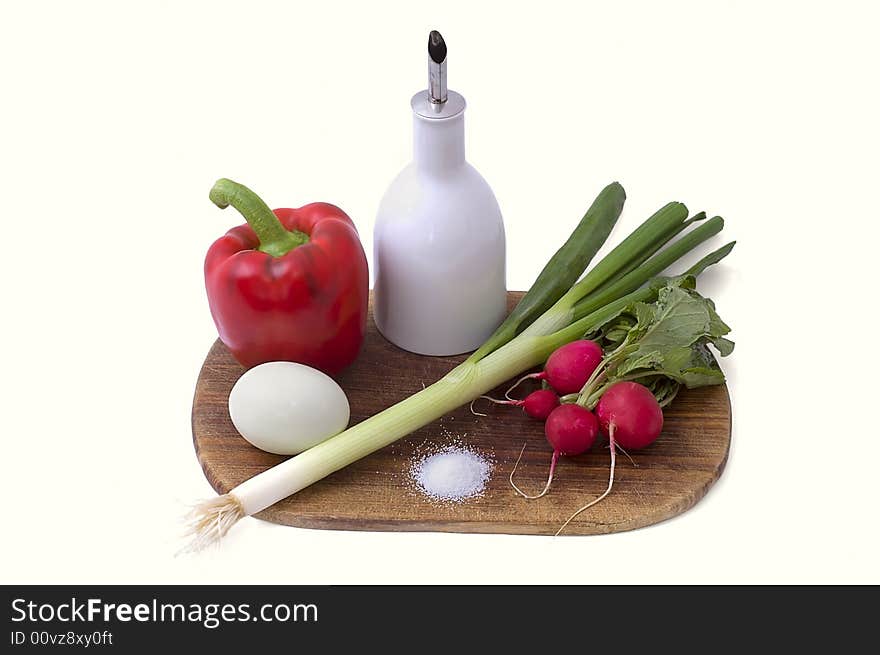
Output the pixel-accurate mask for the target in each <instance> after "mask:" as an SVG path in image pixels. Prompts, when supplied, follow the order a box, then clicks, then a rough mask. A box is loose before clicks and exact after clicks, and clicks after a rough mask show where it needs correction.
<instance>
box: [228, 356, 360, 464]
mask: <svg viewBox="0 0 880 655" xmlns="http://www.w3.org/2000/svg"><path fill="white" fill-rule="evenodd" d="M349 415H350V409H349V406H348V398H346V397H345V392H344V391H343V390H342V388H341V387H340V386H339V385H338V384H336V382H335V381H334V380H333V378H331V377H329V376H327V375H325V374H324V373H322V372H321V371H318V370H316V369H313V368H310V367H308V366H305V365H303V364H295V363H294V362H267V363H265V364H260V365H259V366H255V367H254V368H252V369H250V370H248V371H247V372H245V374H244V375H242V376H241V377H240V378H239V379H238V381H237V382H236V383H235V386H234V387H232V391H231V392H230V394H229V416H230V417H231V418H232V423H233V425H235V429H236V430H238V431H239V432H240V433H241V436H243V437H244V438H245V439H247V440H248V441H249V442H250V443H251V444H253V445H254V446H256V447H257V448H260V449H261V450H265V451H267V452H270V453H275V454H276V455H295V454H296V453H301V452H302V451H304V450H307V449H308V448H311V447H312V446H314V445H315V444H318V443H320V442H322V441H324V440H325V439H328V438H329V437H332V436H333V435H335V434H339V433H340V432H342V431H343V430H344V429H345V428H346V427H347V426H348V419H349Z"/></svg>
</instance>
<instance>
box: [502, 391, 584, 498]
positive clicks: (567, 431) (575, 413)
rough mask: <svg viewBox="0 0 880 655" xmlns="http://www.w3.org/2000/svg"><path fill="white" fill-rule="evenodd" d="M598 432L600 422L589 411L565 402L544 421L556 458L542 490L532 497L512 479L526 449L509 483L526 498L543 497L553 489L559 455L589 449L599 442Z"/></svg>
mask: <svg viewBox="0 0 880 655" xmlns="http://www.w3.org/2000/svg"><path fill="white" fill-rule="evenodd" d="M598 432H599V421H598V420H597V419H596V416H595V415H594V414H593V412H591V411H590V410H588V409H586V408H585V407H581V406H580V405H577V404H575V403H564V404H562V405H560V406H559V407H557V408H556V409H554V410H553V411H552V412H550V416H548V417H547V422H546V423H544V435H545V436H546V437H547V441H548V442H549V443H550V445H551V446H553V458H552V459H551V460H550V475H549V476H548V477H547V484H545V485H544V489H543V491H541V493H539V494H538V495H536V496H529V495H528V494H526V493H524V492H523V491H522V490H521V489H520V488H519V487H517V486H516V483H515V482H514V481H513V474H514V473H515V472H516V467H517V465H518V464H519V462H520V459H522V453H523V451H524V450H525V448H526V447H525V445H523V450H522V451H520V453H519V458H517V460H516V464H514V465H513V470H512V471H511V472H510V484H511V486H512V487H513V488H514V489H516V491H517V492H518V493H519V494H520V495H521V496H523V497H525V498H530V499H534V498H540V497H541V496H543V495H544V494H546V493H547V491H548V490H549V489H550V484H551V483H552V482H553V473H554V472H555V471H556V463H557V462H558V461H559V456H560V455H565V456H567V457H571V456H573V455H580V454H581V453H585V452H587V451H588V450H589V449H590V448H591V447H592V446H593V443H594V442H595V441H596V435H597V434H598Z"/></svg>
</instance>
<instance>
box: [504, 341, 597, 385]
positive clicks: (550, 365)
mask: <svg viewBox="0 0 880 655" xmlns="http://www.w3.org/2000/svg"><path fill="white" fill-rule="evenodd" d="M602 357H603V353H602V347H601V346H600V345H599V344H598V343H596V342H595V341H590V340H588V339H579V340H578V341H572V342H571V343H567V344H565V345H564V346H560V347H559V348H557V349H556V350H554V351H553V354H551V355H550V357H548V358H547V363H546V364H544V370H543V371H541V372H540V373H531V374H529V375H526V376H524V377H522V378H520V379H519V380H518V381H517V382H516V384H514V385H513V386H512V387H511V388H510V389H508V390H507V394H505V395H507V397H508V398H510V395H509V394H510V392H511V391H513V390H514V389H515V388H516V387H517V386H518V385H519V383H520V382H522V381H523V380H528V379H534V380H547V382H548V383H549V384H550V386H551V387H553V388H554V389H555V390H556V393H558V394H559V395H561V396H564V395H566V394H570V393H577V392H579V391H580V390H581V389H582V388H583V386H584V385H585V384H586V383H587V380H589V379H590V376H591V375H592V374H593V371H595V370H596V368H597V367H598V366H599V363H600V362H601V361H602Z"/></svg>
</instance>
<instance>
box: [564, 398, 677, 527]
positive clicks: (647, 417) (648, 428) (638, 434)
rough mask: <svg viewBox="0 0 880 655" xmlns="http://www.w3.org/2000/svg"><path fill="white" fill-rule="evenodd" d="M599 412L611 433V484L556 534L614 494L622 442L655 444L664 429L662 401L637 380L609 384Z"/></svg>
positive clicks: (625, 445)
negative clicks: (613, 488)
mask: <svg viewBox="0 0 880 655" xmlns="http://www.w3.org/2000/svg"><path fill="white" fill-rule="evenodd" d="M596 414H597V415H598V417H599V423H600V425H601V427H602V432H603V433H605V434H606V435H608V447H609V449H610V450H611V474H610V475H609V476H608V487H607V488H606V489H605V491H604V493H603V494H602V495H601V496H599V497H598V498H596V499H595V500H591V501H590V502H589V503H587V504H586V505H584V506H583V507H581V508H580V509H579V510H578V511H576V512H575V513H574V514H572V515H571V516H570V517H568V520H567V521H566V522H565V523H563V524H562V527H561V528H559V531H558V532H557V533H556V534H559V533H560V532H562V531H563V530H564V529H565V526H567V525H568V524H569V523H570V522H571V520H572V519H573V518H574V517H575V516H577V515H578V514H580V513H581V512H583V511H584V510H585V509H587V508H589V507H592V506H593V505H595V504H596V503H598V502H599V501H600V500H602V499H603V498H605V497H606V496H607V495H608V494H609V493H611V487H613V486H614V464H615V455H616V452H617V446H618V445H620V446H621V447H623V448H644V447H645V446H648V445H650V444H652V443H654V441H656V439H657V437H659V436H660V432H661V431H662V430H663V410H662V409H660V404H659V403H658V402H657V399H656V398H655V397H654V394H652V393H651V392H650V391H649V390H648V388H647V387H644V386H642V385H641V384H637V383H636V382H616V383H615V384H612V385H611V386H610V387H608V389H607V390H606V391H605V393H603V394H602V397H601V398H599V403H598V404H597V405H596Z"/></svg>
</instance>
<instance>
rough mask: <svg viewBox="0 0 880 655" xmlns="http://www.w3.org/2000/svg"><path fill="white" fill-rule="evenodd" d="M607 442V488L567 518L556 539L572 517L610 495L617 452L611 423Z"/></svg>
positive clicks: (557, 532)
mask: <svg viewBox="0 0 880 655" xmlns="http://www.w3.org/2000/svg"><path fill="white" fill-rule="evenodd" d="M608 441H609V444H608V447H609V448H610V449H611V473H610V475H609V476H608V488H607V489H605V491H604V492H603V493H602V495H601V496H599V497H598V498H596V499H594V500H591V501H590V502H588V503H587V504H586V505H584V506H583V507H581V508H580V509H579V510H578V511H576V512H575V513H574V514H572V515H571V516H569V517H568V519H567V520H566V521H565V523H563V524H562V527H560V528H559V529H558V530H557V531H556V534H555V535H553V536H554V537H558V536H559V535H560V534H562V531H563V530H565V528H566V527H568V524H569V523H571V521H572V519H574V517H576V516H577V515H578V514H580V513H581V512H583V511H584V510H586V509H589V508H590V507H592V506H593V505H595V504H596V503H598V502H600V501H601V500H603V499H604V498H605V497H606V496H607V495H608V494H610V493H611V487H613V486H614V464H615V460H616V457H615V453H616V452H617V444H616V443H615V442H614V424H613V423H612V424H611V426H610V427H609V429H608Z"/></svg>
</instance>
